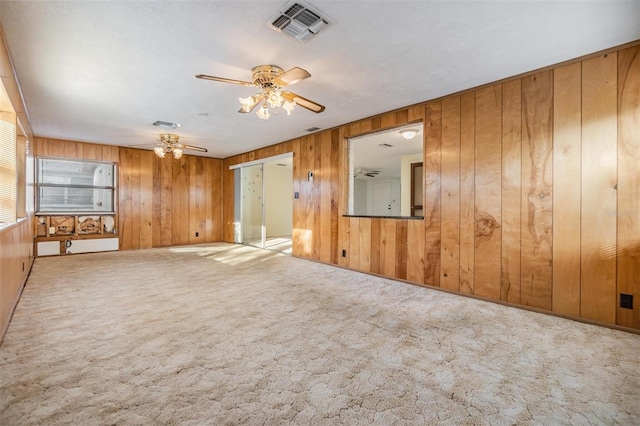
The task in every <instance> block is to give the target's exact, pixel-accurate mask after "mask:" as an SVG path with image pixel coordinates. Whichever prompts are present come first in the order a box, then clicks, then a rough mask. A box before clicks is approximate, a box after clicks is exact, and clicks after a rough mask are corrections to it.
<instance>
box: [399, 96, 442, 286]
mask: <svg viewBox="0 0 640 426" xmlns="http://www.w3.org/2000/svg"><path fill="white" fill-rule="evenodd" d="M441 154H442V102H441V101H437V102H430V103H428V104H427V105H426V109H425V141H424V157H423V164H424V174H425V177H424V179H425V180H424V195H423V200H424V215H425V216H424V223H425V239H426V241H425V272H424V282H425V284H428V285H432V286H436V287H438V286H440V239H441V229H440V222H441V216H440V188H441V180H440V179H441V173H442V172H441V164H442V156H441ZM405 259H406V257H405ZM405 278H406V276H405Z"/></svg>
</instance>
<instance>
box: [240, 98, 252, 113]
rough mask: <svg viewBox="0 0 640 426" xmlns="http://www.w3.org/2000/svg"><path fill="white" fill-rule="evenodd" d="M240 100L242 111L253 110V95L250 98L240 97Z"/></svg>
mask: <svg viewBox="0 0 640 426" xmlns="http://www.w3.org/2000/svg"><path fill="white" fill-rule="evenodd" d="M238 100H239V101H240V105H241V108H242V111H244V112H251V107H253V105H254V104H255V99H253V96H249V97H248V98H238Z"/></svg>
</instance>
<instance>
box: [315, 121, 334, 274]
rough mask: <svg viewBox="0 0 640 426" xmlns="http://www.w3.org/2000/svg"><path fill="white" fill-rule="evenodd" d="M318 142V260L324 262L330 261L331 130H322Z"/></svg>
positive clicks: (331, 216) (331, 218)
mask: <svg viewBox="0 0 640 426" xmlns="http://www.w3.org/2000/svg"><path fill="white" fill-rule="evenodd" d="M319 139H320V140H319V142H320V158H319V162H318V164H317V166H318V167H317V168H316V172H315V174H314V176H315V175H316V174H317V177H316V179H318V180H319V186H320V191H319V194H318V198H319V199H320V208H319V211H318V213H319V214H318V216H319V217H318V218H317V219H318V221H319V228H318V229H319V230H320V238H319V241H318V243H319V246H320V247H319V252H318V260H319V261H320V262H324V263H331V246H332V235H331V222H332V220H333V215H332V214H331V200H332V197H333V194H332V191H331V169H332V167H331V158H332V144H331V132H322V133H321V134H320V137H319Z"/></svg>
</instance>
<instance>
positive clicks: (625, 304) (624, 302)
mask: <svg viewBox="0 0 640 426" xmlns="http://www.w3.org/2000/svg"><path fill="white" fill-rule="evenodd" d="M620 307H621V308H624V309H633V294H624V293H620Z"/></svg>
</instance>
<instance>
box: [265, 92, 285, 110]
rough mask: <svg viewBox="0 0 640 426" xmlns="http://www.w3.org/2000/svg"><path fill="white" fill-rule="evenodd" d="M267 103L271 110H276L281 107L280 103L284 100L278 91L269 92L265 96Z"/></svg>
mask: <svg viewBox="0 0 640 426" xmlns="http://www.w3.org/2000/svg"><path fill="white" fill-rule="evenodd" d="M267 101H268V102H269V106H270V107H271V108H277V107H279V106H282V102H284V99H283V98H282V93H280V91H279V90H270V91H269V94H268V96H267Z"/></svg>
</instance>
